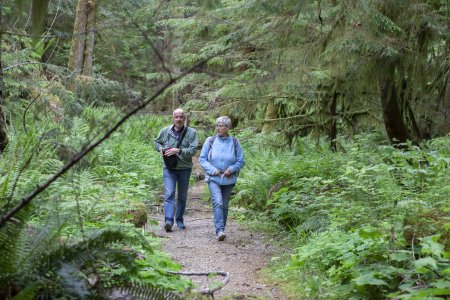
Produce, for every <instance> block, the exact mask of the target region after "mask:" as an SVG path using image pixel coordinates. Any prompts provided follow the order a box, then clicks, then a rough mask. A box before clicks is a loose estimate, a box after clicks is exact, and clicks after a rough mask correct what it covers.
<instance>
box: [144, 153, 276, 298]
mask: <svg viewBox="0 0 450 300" xmlns="http://www.w3.org/2000/svg"><path fill="white" fill-rule="evenodd" d="M194 170H195V172H199V168H198V164H197V161H196V160H195V168H194ZM205 193H208V190H207V186H206V184H205V183H204V182H203V181H198V182H197V183H196V184H195V185H192V186H191V187H190V189H189V193H188V200H187V209H186V213H185V224H186V227H187V229H186V230H180V229H178V228H177V227H176V226H174V230H173V231H172V232H165V231H164V229H163V228H162V226H163V224H164V213H163V211H162V206H158V208H159V209H157V210H155V211H153V212H151V214H150V218H152V219H154V220H158V221H159V227H158V229H156V234H157V235H158V236H161V237H163V238H164V241H163V250H164V252H166V253H168V254H169V255H170V256H171V257H172V258H173V259H174V260H175V261H177V262H178V263H179V264H180V265H181V266H182V267H183V269H182V270H181V271H182V272H191V273H205V272H229V273H230V280H229V282H228V283H227V284H226V285H225V286H224V287H223V288H222V289H220V290H219V291H217V292H215V293H214V298H215V299H283V297H282V296H281V294H280V292H279V291H278V290H277V288H276V287H274V286H270V285H268V284H267V283H263V282H262V280H261V279H260V278H259V277H258V272H259V271H260V270H261V268H263V267H265V266H266V264H267V261H268V260H269V259H270V256H271V253H273V251H274V249H273V247H272V246H271V245H270V244H269V242H268V241H266V239H265V238H264V236H263V235H262V234H260V233H255V232H249V231H248V230H245V229H243V228H242V227H241V226H239V225H238V224H237V223H236V222H234V221H233V220H232V219H230V220H229V221H228V224H227V228H226V234H227V238H226V239H225V241H223V242H218V241H217V240H216V238H215V234H214V225H213V219H212V207H211V205H210V203H207V202H205V200H202V199H204V194H205ZM161 204H162V203H161ZM231 206H233V203H232V201H231V203H230V207H231ZM189 279H191V280H192V281H193V282H194V283H195V284H197V285H198V287H199V289H206V288H208V287H209V286H211V284H214V283H215V282H218V281H220V280H222V279H223V278H222V277H220V276H217V277H214V278H207V277H206V276H189Z"/></svg>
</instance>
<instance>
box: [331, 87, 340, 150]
mask: <svg viewBox="0 0 450 300" xmlns="http://www.w3.org/2000/svg"><path fill="white" fill-rule="evenodd" d="M337 97H338V94H337V93H336V91H335V92H334V93H333V98H332V100H331V108H330V115H331V118H332V119H331V127H330V147H331V150H333V151H334V152H336V137H337V128H336V121H337V120H336V118H337V113H336V106H337Z"/></svg>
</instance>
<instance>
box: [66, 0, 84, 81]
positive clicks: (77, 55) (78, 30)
mask: <svg viewBox="0 0 450 300" xmlns="http://www.w3.org/2000/svg"><path fill="white" fill-rule="evenodd" d="M87 12H88V0H78V5H77V13H76V17H75V24H74V26H73V37H72V47H71V49H70V56H69V64H68V68H69V70H70V71H71V72H72V78H71V79H72V80H70V81H72V82H73V79H74V78H75V77H76V76H77V75H80V74H81V71H82V68H83V57H84V49H85V45H86V23H87ZM70 87H71V85H69V88H70Z"/></svg>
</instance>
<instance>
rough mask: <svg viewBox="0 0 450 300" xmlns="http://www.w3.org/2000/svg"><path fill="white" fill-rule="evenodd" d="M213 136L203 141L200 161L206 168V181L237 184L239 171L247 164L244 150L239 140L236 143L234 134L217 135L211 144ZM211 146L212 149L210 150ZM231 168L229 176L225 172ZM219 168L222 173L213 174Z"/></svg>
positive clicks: (219, 183)
mask: <svg viewBox="0 0 450 300" xmlns="http://www.w3.org/2000/svg"><path fill="white" fill-rule="evenodd" d="M211 139H212V137H208V138H207V139H206V141H205V142H204V143H203V147H202V152H201V153H200V157H199V163H200V165H201V166H202V168H203V169H204V170H205V172H206V175H205V181H206V182H209V181H213V182H215V183H217V184H218V185H230V184H236V181H237V176H238V172H239V170H240V169H242V167H243V166H244V164H245V161H244V152H243V151H242V147H241V144H240V143H239V141H237V140H236V141H237V143H236V151H235V145H234V144H235V143H234V140H233V137H232V136H228V137H225V138H224V137H220V136H218V135H216V136H215V138H214V141H213V143H212V145H211ZM210 147H211V151H210ZM228 168H229V169H230V171H231V176H229V177H227V176H225V175H224V174H223V173H224V172H225V171H226V169H228ZM217 170H219V172H220V173H221V174H220V175H218V176H215V175H213V174H214V173H215V172H216V171H217Z"/></svg>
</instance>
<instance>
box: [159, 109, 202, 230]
mask: <svg viewBox="0 0 450 300" xmlns="http://www.w3.org/2000/svg"><path fill="white" fill-rule="evenodd" d="M172 116H173V125H170V126H168V127H165V128H163V129H162V130H161V132H160V133H159V135H158V137H157V138H156V140H155V150H156V151H158V152H160V153H161V155H164V156H172V155H176V158H177V165H176V167H175V168H174V169H169V168H168V167H167V166H166V165H165V164H164V166H163V178H164V222H165V224H164V229H165V230H166V231H167V232H170V231H172V227H173V223H174V215H175V221H176V222H177V226H178V228H179V229H186V226H185V225H184V221H183V215H184V210H185V208H186V198H187V192H188V188H189V178H190V176H191V172H192V157H193V156H194V154H195V151H197V146H198V139H197V132H196V131H195V129H193V128H190V127H185V126H184V121H185V119H186V115H185V114H184V111H183V110H182V109H181V108H178V109H175V110H174V111H173V114H172ZM185 130H186V132H185V135H184V136H183V132H184V131H185ZM181 138H182V139H183V140H182V142H181V145H180V146H179V147H177V144H178V141H179V140H180V139H181ZM177 185H178V200H177V207H176V213H175V189H176V186H177Z"/></svg>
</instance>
